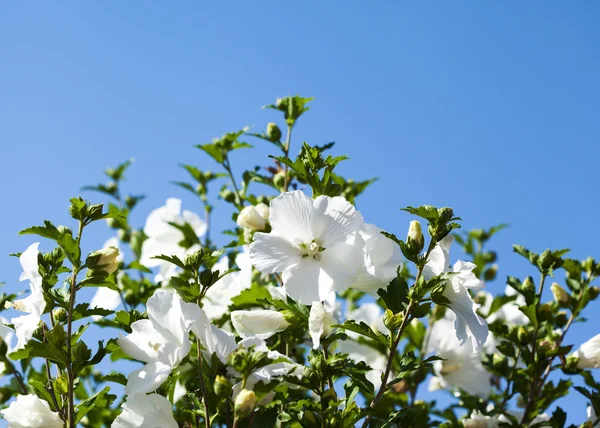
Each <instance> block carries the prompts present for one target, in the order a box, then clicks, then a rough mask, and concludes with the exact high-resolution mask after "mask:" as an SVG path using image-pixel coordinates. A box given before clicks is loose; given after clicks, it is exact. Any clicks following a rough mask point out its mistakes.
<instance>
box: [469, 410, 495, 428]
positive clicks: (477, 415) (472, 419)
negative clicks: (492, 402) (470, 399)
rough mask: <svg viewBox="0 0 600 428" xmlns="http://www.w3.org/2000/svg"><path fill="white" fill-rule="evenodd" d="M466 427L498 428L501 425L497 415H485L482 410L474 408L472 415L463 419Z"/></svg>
mask: <svg viewBox="0 0 600 428" xmlns="http://www.w3.org/2000/svg"><path fill="white" fill-rule="evenodd" d="M463 426H464V427H465V428H497V427H499V426H500V423H499V422H498V418H496V417H495V416H485V415H484V414H482V413H481V412H479V411H477V410H474V411H473V413H471V416H469V417H468V418H465V419H463Z"/></svg>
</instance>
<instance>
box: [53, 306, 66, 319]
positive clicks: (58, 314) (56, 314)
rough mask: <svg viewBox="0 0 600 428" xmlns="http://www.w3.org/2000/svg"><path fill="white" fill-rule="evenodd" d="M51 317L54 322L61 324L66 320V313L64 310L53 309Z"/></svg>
mask: <svg viewBox="0 0 600 428" xmlns="http://www.w3.org/2000/svg"><path fill="white" fill-rule="evenodd" d="M52 315H53V316H54V319H55V320H56V321H60V322H62V321H64V320H66V319H67V311H65V309H64V308H56V309H54V311H53V312H52Z"/></svg>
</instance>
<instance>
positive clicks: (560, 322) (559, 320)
mask: <svg viewBox="0 0 600 428" xmlns="http://www.w3.org/2000/svg"><path fill="white" fill-rule="evenodd" d="M554 321H555V322H556V325H557V326H558V327H564V326H565V325H567V321H568V317H567V313H566V312H565V311H560V312H559V313H558V314H557V315H556V318H554Z"/></svg>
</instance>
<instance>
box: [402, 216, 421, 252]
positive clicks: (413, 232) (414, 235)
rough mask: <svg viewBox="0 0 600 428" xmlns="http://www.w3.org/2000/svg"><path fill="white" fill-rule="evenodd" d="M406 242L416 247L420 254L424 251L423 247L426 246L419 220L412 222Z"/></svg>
mask: <svg viewBox="0 0 600 428" xmlns="http://www.w3.org/2000/svg"><path fill="white" fill-rule="evenodd" d="M406 241H407V243H408V244H409V245H414V246H415V247H416V248H417V249H418V250H419V252H420V251H421V250H422V249H423V246H424V245H425V240H424V239H423V232H422V230H421V223H419V221H418V220H413V221H411V222H410V226H409V227H408V236H407V237H406Z"/></svg>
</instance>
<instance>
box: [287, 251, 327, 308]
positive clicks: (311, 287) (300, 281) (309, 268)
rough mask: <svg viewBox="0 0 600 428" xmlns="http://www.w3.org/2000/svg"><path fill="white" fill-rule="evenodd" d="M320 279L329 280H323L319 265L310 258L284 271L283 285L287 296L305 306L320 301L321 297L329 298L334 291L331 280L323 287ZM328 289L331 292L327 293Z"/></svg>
mask: <svg viewBox="0 0 600 428" xmlns="http://www.w3.org/2000/svg"><path fill="white" fill-rule="evenodd" d="M320 279H328V278H327V277H324V278H321V267H320V265H319V263H318V262H316V261H314V260H312V259H309V258H306V259H304V260H303V261H302V262H301V263H297V264H295V265H293V266H291V267H289V268H288V269H286V270H285V271H283V283H284V285H285V291H286V293H287V295H288V296H290V297H291V298H292V299H294V300H296V301H297V302H299V303H302V304H305V305H308V304H311V303H312V302H315V301H320V300H321V297H320V296H321V295H325V296H327V295H328V294H329V293H330V292H331V291H332V290H333V283H332V282H331V280H329V283H328V284H323V286H322V284H321V283H320ZM315 285H317V286H318V288H317V287H316V286H315ZM327 288H329V291H328V292H325V291H326V289H327Z"/></svg>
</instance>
